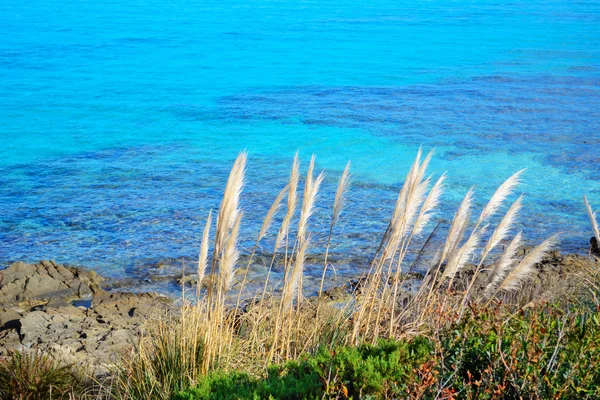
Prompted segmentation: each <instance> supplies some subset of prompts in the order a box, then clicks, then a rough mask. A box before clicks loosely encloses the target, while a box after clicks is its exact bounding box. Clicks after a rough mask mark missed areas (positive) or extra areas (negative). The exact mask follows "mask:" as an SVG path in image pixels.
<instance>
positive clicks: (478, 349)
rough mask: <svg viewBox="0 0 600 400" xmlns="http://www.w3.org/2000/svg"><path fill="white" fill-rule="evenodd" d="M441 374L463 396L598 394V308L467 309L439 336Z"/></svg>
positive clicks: (540, 397) (540, 396)
mask: <svg viewBox="0 0 600 400" xmlns="http://www.w3.org/2000/svg"><path fill="white" fill-rule="evenodd" d="M440 346H441V352H442V354H441V355H442V356H443V357H442V359H443V362H442V363H440V365H439V366H438V370H439V371H440V374H441V375H442V376H441V377H440V379H441V380H443V379H448V380H449V382H450V388H451V391H452V392H453V393H460V396H459V397H460V398H481V399H491V398H502V399H520V398H539V399H546V398H574V399H575V398H577V399H580V398H600V370H599V368H598V367H599V366H600V318H599V314H598V313H597V312H590V311H589V310H583V309H574V308H572V307H565V308H560V307H558V306H547V307H544V308H540V309H534V310H530V311H529V312H527V313H522V314H521V315H517V316H514V317H513V318H510V319H508V320H506V315H495V314H493V313H492V312H490V311H486V312H484V313H480V314H478V315H476V316H475V315H473V314H471V315H469V316H468V317H467V318H465V319H464V320H463V321H462V322H461V323H460V324H458V325H456V326H455V327H453V329H452V330H450V331H449V332H446V333H445V334H444V335H443V336H442V337H441V340H440Z"/></svg>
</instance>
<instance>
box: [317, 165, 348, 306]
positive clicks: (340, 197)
mask: <svg viewBox="0 0 600 400" xmlns="http://www.w3.org/2000/svg"><path fill="white" fill-rule="evenodd" d="M349 186H350V161H348V163H347V164H346V168H344V172H342V176H341V177H340V180H339V182H338V187H337V190H336V192H335V200H334V201H333V214H332V216H331V223H330V224H329V235H328V236H327V245H326V246H325V258H324V261H323V274H322V276H321V284H320V286H319V298H320V297H321V293H323V284H324V283H325V273H326V272H327V260H328V258H329V246H330V245H331V236H332V235H333V227H334V226H335V224H336V223H337V221H338V219H339V218H340V214H341V213H342V209H343V208H344V200H345V197H346V192H347V191H348V187H349ZM332 267H333V266H332ZM333 271H334V273H335V268H334V270H333Z"/></svg>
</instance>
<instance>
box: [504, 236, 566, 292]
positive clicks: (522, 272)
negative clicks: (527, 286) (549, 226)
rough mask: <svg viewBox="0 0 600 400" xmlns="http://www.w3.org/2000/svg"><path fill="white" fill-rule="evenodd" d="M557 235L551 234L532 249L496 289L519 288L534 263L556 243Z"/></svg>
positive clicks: (509, 289)
mask: <svg viewBox="0 0 600 400" xmlns="http://www.w3.org/2000/svg"><path fill="white" fill-rule="evenodd" d="M558 237H559V235H554V236H551V237H550V238H548V239H546V240H545V241H543V242H542V243H541V244H540V245H539V246H537V247H536V248H535V249H533V250H532V251H531V252H530V253H529V254H527V255H526V256H525V258H523V259H522V260H521V262H520V263H519V264H517V266H516V267H515V268H514V269H513V270H512V271H510V273H509V274H508V275H507V276H506V278H505V279H504V281H503V282H502V284H501V285H500V287H499V288H498V290H503V291H507V292H508V291H513V290H517V289H519V288H520V287H521V286H522V284H523V282H524V281H525V279H526V278H528V277H529V276H530V275H531V273H532V272H533V271H534V268H533V267H534V265H535V264H537V263H539V262H540V261H542V259H543V258H544V256H545V255H546V254H547V253H548V251H549V250H550V249H552V248H553V247H554V246H556V244H557V243H558Z"/></svg>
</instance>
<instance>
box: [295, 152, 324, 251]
mask: <svg viewBox="0 0 600 400" xmlns="http://www.w3.org/2000/svg"><path fill="white" fill-rule="evenodd" d="M314 165H315V157H314V156H313V157H312V158H311V160H310V165H309V167H308V173H307V175H306V182H305V185H304V197H303V199H302V209H301V211H300V220H299V221H298V241H299V242H300V243H301V242H302V241H303V240H304V239H305V238H306V230H307V227H308V219H309V218H310V216H311V215H312V213H313V211H314V205H315V200H316V198H317V193H318V191H319V187H320V186H321V182H323V178H324V177H325V176H324V175H323V173H322V172H321V173H320V174H319V176H318V177H317V178H316V179H313V170H314Z"/></svg>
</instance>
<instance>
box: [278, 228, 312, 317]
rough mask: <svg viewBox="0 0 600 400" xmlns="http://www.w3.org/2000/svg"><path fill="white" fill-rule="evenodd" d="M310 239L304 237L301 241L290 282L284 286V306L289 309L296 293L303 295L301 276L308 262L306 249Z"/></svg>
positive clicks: (299, 295)
mask: <svg viewBox="0 0 600 400" xmlns="http://www.w3.org/2000/svg"><path fill="white" fill-rule="evenodd" d="M309 242H310V240H309V239H308V238H304V239H303V240H302V242H301V243H300V247H298V251H297V253H296V259H295V260H294V266H293V267H292V271H291V273H290V276H289V279H288V284H287V285H285V287H284V293H283V294H282V297H283V299H282V300H283V306H284V308H285V309H289V307H291V306H292V303H293V301H294V295H298V297H299V298H300V297H301V293H302V287H301V284H300V283H301V280H302V279H301V278H302V274H303V273H304V263H305V262H306V250H307V249H308V243H309Z"/></svg>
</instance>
